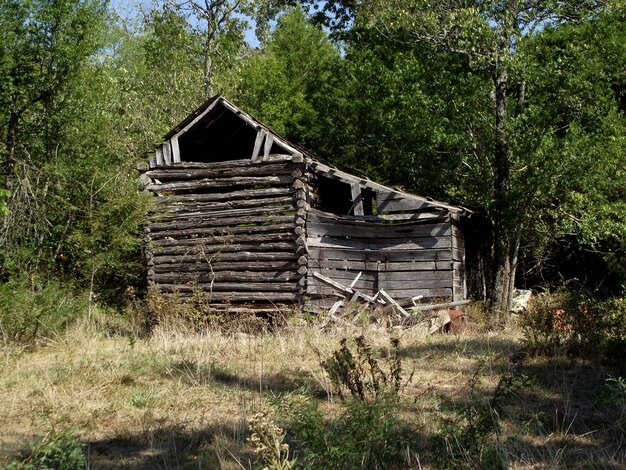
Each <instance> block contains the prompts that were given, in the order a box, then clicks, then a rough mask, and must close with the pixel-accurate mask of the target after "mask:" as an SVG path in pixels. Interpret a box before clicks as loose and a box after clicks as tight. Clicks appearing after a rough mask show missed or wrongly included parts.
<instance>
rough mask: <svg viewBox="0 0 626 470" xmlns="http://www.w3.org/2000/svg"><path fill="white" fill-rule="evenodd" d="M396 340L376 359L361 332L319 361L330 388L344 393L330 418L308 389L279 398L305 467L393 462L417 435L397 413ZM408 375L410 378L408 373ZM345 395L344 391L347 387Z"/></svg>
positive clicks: (396, 464) (399, 460)
mask: <svg viewBox="0 0 626 470" xmlns="http://www.w3.org/2000/svg"><path fill="white" fill-rule="evenodd" d="M399 349H400V345H399V341H398V340H397V339H393V340H392V342H391V354H390V356H389V357H388V359H387V360H386V361H385V362H386V364H384V363H381V362H379V360H378V359H376V357H375V356H374V353H373V351H372V348H371V346H370V345H369V344H368V343H367V341H366V340H365V338H364V337H363V336H359V337H357V338H355V339H354V346H353V349H351V348H350V346H349V342H348V340H347V339H345V338H344V339H343V340H342V341H341V342H340V347H339V349H338V350H336V351H335V352H334V353H333V354H332V355H331V356H330V357H328V358H327V359H325V360H323V361H321V366H322V368H323V369H324V371H325V372H326V373H327V374H328V376H329V379H330V381H331V383H332V385H333V388H334V389H335V390H336V392H337V393H338V394H339V396H340V397H341V398H342V400H341V402H340V403H339V411H338V413H337V415H335V416H333V417H332V419H329V418H328V417H327V416H326V415H325V414H324V413H323V412H322V410H321V409H320V405H319V403H318V402H317V401H316V400H314V399H313V398H312V397H311V396H310V395H308V394H300V395H296V396H294V397H291V398H290V399H288V400H281V401H280V402H278V405H277V406H278V407H280V408H281V409H282V411H283V412H284V413H285V415H286V416H287V419H288V429H289V431H290V437H291V439H292V440H293V442H294V444H295V446H294V447H295V448H296V449H299V450H300V451H301V454H302V455H301V456H298V464H300V465H303V466H304V467H305V468H328V469H344V468H368V469H369V468H397V467H403V466H404V463H405V462H404V459H405V452H406V450H407V448H409V447H410V444H411V442H412V441H414V440H415V435H414V430H413V429H412V428H411V426H409V424H408V423H407V422H405V421H403V420H402V419H401V417H400V415H399V414H398V399H399V396H400V393H401V390H402V370H401V365H400V351H399ZM409 380H410V379H409ZM346 390H347V391H348V392H349V395H345V394H344V392H345V391H346Z"/></svg>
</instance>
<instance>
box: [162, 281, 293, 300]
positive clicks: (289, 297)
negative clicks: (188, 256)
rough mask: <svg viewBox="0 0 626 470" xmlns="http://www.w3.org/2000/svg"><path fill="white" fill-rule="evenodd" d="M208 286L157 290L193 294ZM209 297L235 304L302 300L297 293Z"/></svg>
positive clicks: (166, 285) (216, 295)
mask: <svg viewBox="0 0 626 470" xmlns="http://www.w3.org/2000/svg"><path fill="white" fill-rule="evenodd" d="M208 287H209V286H208V285H201V284H199V285H198V286H189V285H185V284H181V285H178V284H161V285H159V288H160V290H161V292H164V293H167V292H175V291H178V292H181V293H185V292H195V291H197V290H198V289H200V290H204V289H208ZM207 295H210V299H211V301H221V302H227V301H235V302H255V301H258V302H296V301H298V300H300V299H301V298H302V295H301V294H300V293H298V292H266V291H265V290H260V291H259V292H254V291H251V292H215V291H214V292H212V293H211V294H207Z"/></svg>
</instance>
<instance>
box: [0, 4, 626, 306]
mask: <svg viewBox="0 0 626 470" xmlns="http://www.w3.org/2000/svg"><path fill="white" fill-rule="evenodd" d="M118 10H119V11H118ZM118 10H116V8H114V6H112V5H108V4H107V2H106V1H102V0H83V1H79V0H30V1H23V0H2V1H1V2H0V36H1V39H0V103H1V106H0V136H1V142H2V143H1V144H0V162H1V171H0V211H1V215H0V217H1V219H0V223H1V230H0V244H1V246H2V250H1V252H0V282H1V283H2V287H0V292H1V296H2V299H3V302H12V301H11V299H17V298H20V299H21V300H20V302H24V301H25V299H28V298H29V295H30V294H29V293H35V292H38V291H42V290H45V289H47V288H48V287H49V286H51V285H54V286H55V289H57V288H58V289H62V290H67V291H68V292H74V293H76V292H89V302H90V305H91V304H93V303H101V304H109V305H114V304H116V303H118V302H120V299H121V297H122V293H123V292H124V291H125V290H126V289H127V288H128V287H132V288H134V289H139V290H141V289H143V288H144V287H145V286H143V278H144V275H143V271H142V262H141V261H142V257H141V245H142V231H141V222H142V216H143V213H144V211H145V207H146V204H147V201H146V199H145V198H144V197H143V196H141V195H140V194H139V192H138V191H137V172H136V167H137V165H138V164H139V163H140V162H143V161H145V160H146V158H147V155H148V154H149V153H150V152H151V151H152V150H153V149H154V146H155V145H156V144H157V143H159V140H160V138H161V136H163V135H164V134H165V133H166V132H167V131H168V130H169V129H170V128H171V127H172V126H173V125H175V124H176V123H177V122H179V121H180V120H182V119H183V118H185V117H186V116H187V115H188V114H189V113H190V112H191V111H193V110H194V109H195V108H196V107H198V106H199V105H200V104H201V103H202V102H203V101H204V100H205V99H207V98H208V97H210V96H212V95H214V94H216V93H221V94H223V95H224V96H226V97H228V98H229V99H231V100H232V101H233V102H235V103H237V104H238V105H239V106H241V107H242V108H243V109H245V110H247V111H249V112H250V113H252V114H253V115H255V116H257V117H258V118H259V119H261V120H262V121H264V122H266V123H267V124H268V125H270V126H271V127H273V128H274V129H276V130H277V131H278V132H281V133H283V134H284V135H285V136H286V137H288V138H289V139H290V140H292V141H294V142H297V143H300V144H302V145H304V146H306V147H307V148H309V149H311V150H312V151H313V152H315V153H316V154H317V155H319V156H320V157H322V158H324V159H326V160H328V161H330V162H331V163H333V164H335V165H337V166H338V167H340V168H344V169H347V170H349V171H351V172H353V173H355V174H359V175H367V176H368V177H370V178H372V179H377V180H379V181H381V182H384V183H386V184H388V185H393V186H396V187H401V188H403V189H405V190H407V191H411V192H415V193H417V194H422V195H427V196H431V197H434V198H438V199H441V200H447V201H450V202H453V203H457V204H463V205H465V206H467V207H471V208H472V209H473V210H475V211H476V213H477V214H478V215H477V217H480V218H481V220H483V225H484V227H485V234H486V241H485V243H486V244H487V246H488V250H487V251H486V256H487V258H488V260H487V261H488V266H489V272H488V273H487V278H488V279H487V284H486V285H487V289H486V291H485V300H486V301H487V305H488V306H489V307H490V308H491V310H492V311H494V312H497V311H502V310H505V309H506V306H507V304H508V302H509V299H510V291H511V289H512V288H513V287H514V286H515V287H532V288H538V289H547V288H554V287H556V286H558V285H559V284H562V283H565V282H569V283H570V284H571V283H575V284H576V286H577V287H582V288H584V289H586V290H587V292H590V293H592V294H593V295H598V296H602V297H606V296H620V295H623V291H622V289H623V286H624V285H625V283H626V267H625V266H626V184H625V183H624V182H625V180H626V172H625V170H626V158H625V157H624V151H625V149H626V117H625V113H626V49H625V48H624V43H626V26H625V25H626V21H625V20H626V9H625V7H624V4H623V2H620V1H611V0H607V1H587V0H575V1H558V2H557V1H555V2H552V1H542V2H537V1H528V0H519V1H513V2H501V1H487V2H465V1H447V2H435V3H430V2H426V1H421V0H417V1H409V2H404V1H403V2H398V1H395V0H375V1H369V2H360V1H357V0H348V1H339V0H332V1H326V2H316V1H312V0H308V1H302V2H297V1H285V0H282V1H281V0H257V1H254V0H238V1H218V0H210V1H196V0H186V1H183V0H180V1H179V0H164V1H160V2H154V3H150V4H139V3H138V4H136V5H134V6H133V7H132V8H131V9H127V10H125V11H126V16H121V14H120V11H121V10H120V9H119V8H118ZM129 12H130V13H129ZM252 28H254V33H255V35H256V37H257V39H258V41H259V45H258V47H252V46H251V45H250V44H249V42H248V41H247V40H246V36H248V37H249V36H250V35H251V29H252ZM18 293H19V295H18Z"/></svg>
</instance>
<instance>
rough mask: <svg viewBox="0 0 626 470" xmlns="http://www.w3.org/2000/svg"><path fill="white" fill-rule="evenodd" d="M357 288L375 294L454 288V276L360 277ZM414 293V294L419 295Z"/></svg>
mask: <svg viewBox="0 0 626 470" xmlns="http://www.w3.org/2000/svg"><path fill="white" fill-rule="evenodd" d="M323 275H325V276H326V277H329V278H330V279H332V280H334V281H336V282H339V283H340V284H344V283H346V282H347V281H348V280H347V279H336V278H335V277H334V276H332V275H331V274H329V273H327V272H324V273H323ZM308 285H309V286H310V287H311V288H315V287H318V286H321V285H323V283H320V282H319V281H318V280H317V279H315V278H309V279H308ZM355 289H358V290H362V291H363V292H365V293H368V294H371V295H373V294H375V293H376V291H377V290H380V289H385V290H388V291H392V290H406V291H409V290H415V289H452V278H450V279H448V280H444V279H439V280H437V279H435V280H432V279H430V280H421V279H418V280H414V281H391V282H376V281H374V280H371V279H359V280H358V281H357V283H356V286H355ZM418 294H419V293H418ZM418 294H413V295H418Z"/></svg>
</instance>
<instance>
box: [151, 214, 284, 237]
mask: <svg viewBox="0 0 626 470" xmlns="http://www.w3.org/2000/svg"><path fill="white" fill-rule="evenodd" d="M293 220H294V216H293V215H274V214H268V215H267V216H266V217H260V216H259V217H257V216H249V217H239V218H236V219H232V218H226V219H222V218H216V219H215V220H213V221H207V223H206V224H204V225H206V228H205V227H201V228H194V229H183V230H174V229H172V230H165V229H163V230H155V231H152V230H151V229H150V228H149V227H148V228H147V229H148V230H149V231H150V232H149V233H150V236H151V237H153V238H156V237H168V236H182V235H185V236H192V235H205V234H206V233H207V228H211V227H215V228H217V227H232V229H235V228H236V227H237V226H238V225H252V224H254V225H262V224H265V225H270V224H284V223H287V222H293ZM170 228H171V227H170ZM246 230H248V229H246ZM233 233H234V232H233Z"/></svg>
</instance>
